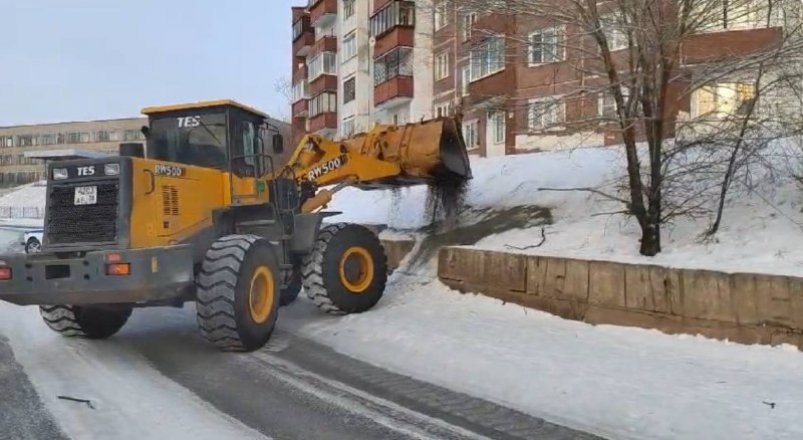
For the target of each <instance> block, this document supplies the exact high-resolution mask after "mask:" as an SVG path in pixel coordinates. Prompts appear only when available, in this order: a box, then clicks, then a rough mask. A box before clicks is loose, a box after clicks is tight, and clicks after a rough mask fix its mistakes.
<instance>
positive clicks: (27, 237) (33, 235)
mask: <svg viewBox="0 0 803 440" xmlns="http://www.w3.org/2000/svg"><path fill="white" fill-rule="evenodd" d="M43 235H44V230H42V229H36V230H33V231H28V232H26V233H25V234H24V235H23V237H22V245H23V246H25V253H26V254H35V253H37V252H41V251H42V236H43Z"/></svg>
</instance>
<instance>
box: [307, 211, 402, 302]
mask: <svg viewBox="0 0 803 440" xmlns="http://www.w3.org/2000/svg"><path fill="white" fill-rule="evenodd" d="M387 270H388V269H387V258H386V256H385V252H384V249H383V248H382V244H381V243H380V242H379V239H378V238H377V237H376V235H375V234H374V233H373V232H372V231H371V230H369V229H367V228H365V227H363V226H359V225H353V224H347V223H338V224H334V225H329V226H326V227H325V228H323V229H321V231H320V233H319V234H318V241H317V242H316V243H315V248H314V249H313V251H312V252H311V253H310V254H309V255H307V256H306V258H305V259H304V266H303V268H302V275H303V278H304V291H305V292H306V293H307V296H308V297H309V298H310V299H311V300H312V301H313V302H314V303H315V305H317V306H318V307H319V308H320V309H321V310H323V311H325V312H327V313H331V314H335V315H343V314H348V313H360V312H364V311H366V310H368V309H370V308H372V307H373V306H374V305H375V304H376V303H377V302H379V300H380V299H381V298H382V294H383V293H384V291H385V284H386V282H387Z"/></svg>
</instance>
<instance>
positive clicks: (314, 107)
mask: <svg viewBox="0 0 803 440" xmlns="http://www.w3.org/2000/svg"><path fill="white" fill-rule="evenodd" d="M336 111H337V94H336V93H330V92H327V93H321V94H320V95H318V96H316V97H314V98H312V99H311V100H310V105H309V116H310V118H314V117H315V116H318V115H321V114H323V113H334V112H336Z"/></svg>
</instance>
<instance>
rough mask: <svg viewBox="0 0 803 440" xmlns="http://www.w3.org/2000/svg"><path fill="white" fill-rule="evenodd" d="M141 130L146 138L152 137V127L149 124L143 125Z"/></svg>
mask: <svg viewBox="0 0 803 440" xmlns="http://www.w3.org/2000/svg"><path fill="white" fill-rule="evenodd" d="M139 131H141V132H142V134H143V135H144V136H145V139H149V138H150V137H151V129H150V127H148V126H147V125H143V126H142V128H140V129H139Z"/></svg>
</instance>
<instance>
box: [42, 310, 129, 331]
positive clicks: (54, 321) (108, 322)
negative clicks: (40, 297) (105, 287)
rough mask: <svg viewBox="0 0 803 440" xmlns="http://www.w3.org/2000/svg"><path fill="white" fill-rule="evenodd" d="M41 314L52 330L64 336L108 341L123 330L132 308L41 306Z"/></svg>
mask: <svg viewBox="0 0 803 440" xmlns="http://www.w3.org/2000/svg"><path fill="white" fill-rule="evenodd" d="M39 313H40V314H41V315H42V319H44V320H45V324H47V326H48V327H50V329H51V330H53V331H55V332H58V333H61V334H62V335H63V336H68V337H83V338H88V339H106V338H108V337H110V336H112V335H113V334H115V333H117V332H118V331H120V329H121V328H123V326H124V325H125V323H126V322H127V321H128V318H129V317H130V316H131V307H125V306H121V307H119V308H113V309H107V308H98V307H85V306H39Z"/></svg>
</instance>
